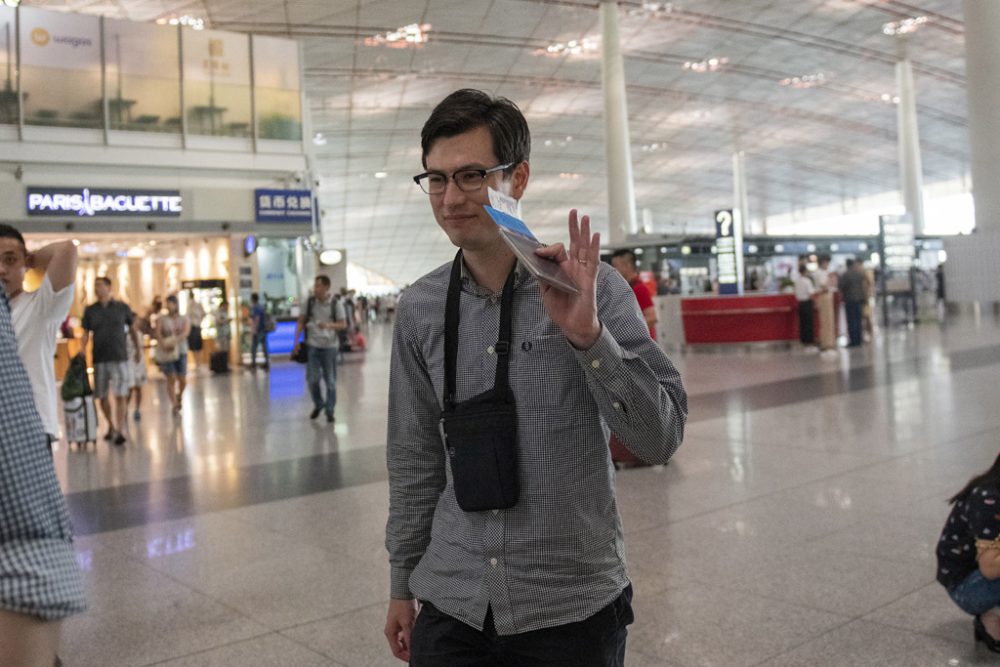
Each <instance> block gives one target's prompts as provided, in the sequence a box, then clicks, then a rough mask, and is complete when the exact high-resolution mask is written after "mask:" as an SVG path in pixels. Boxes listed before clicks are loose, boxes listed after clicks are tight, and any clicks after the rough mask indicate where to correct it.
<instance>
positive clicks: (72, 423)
mask: <svg viewBox="0 0 1000 667" xmlns="http://www.w3.org/2000/svg"><path fill="white" fill-rule="evenodd" d="M63 416H64V417H65V423H66V442H68V443H69V444H74V443H75V444H77V445H87V444H89V443H91V442H92V443H94V444H95V445H96V444H97V410H95V409H94V397H93V396H77V397H75V398H70V399H66V400H65V401H63Z"/></svg>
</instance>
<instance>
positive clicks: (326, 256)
mask: <svg viewBox="0 0 1000 667" xmlns="http://www.w3.org/2000/svg"><path fill="white" fill-rule="evenodd" d="M343 259H344V253H342V252H340V251H339V250H336V249H334V248H330V249H329V250H324V251H323V252H321V253H320V254H319V263H320V264H322V265H323V266H333V265H334V264H340V262H341V261H342V260H343Z"/></svg>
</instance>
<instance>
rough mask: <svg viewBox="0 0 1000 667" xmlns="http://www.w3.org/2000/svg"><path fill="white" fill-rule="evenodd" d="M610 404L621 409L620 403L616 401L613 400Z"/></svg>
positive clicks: (616, 408)
mask: <svg viewBox="0 0 1000 667" xmlns="http://www.w3.org/2000/svg"><path fill="white" fill-rule="evenodd" d="M611 405H612V407H614V409H615V410H621V409H622V404H621V403H619V402H618V401H615V402H614V403H612V404H611Z"/></svg>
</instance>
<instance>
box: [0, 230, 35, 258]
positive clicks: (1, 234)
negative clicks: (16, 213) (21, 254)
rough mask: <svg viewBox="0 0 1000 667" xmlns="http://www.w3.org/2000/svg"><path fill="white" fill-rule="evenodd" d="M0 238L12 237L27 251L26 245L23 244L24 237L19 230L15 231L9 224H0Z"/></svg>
mask: <svg viewBox="0 0 1000 667" xmlns="http://www.w3.org/2000/svg"><path fill="white" fill-rule="evenodd" d="M0 239H14V240H15V241H17V242H18V243H20V244H21V248H22V249H23V250H24V251H25V252H27V251H28V249H27V246H26V245H25V244H24V237H23V236H21V232H19V231H17V230H16V229H14V228H13V227H11V226H10V225H4V224H0Z"/></svg>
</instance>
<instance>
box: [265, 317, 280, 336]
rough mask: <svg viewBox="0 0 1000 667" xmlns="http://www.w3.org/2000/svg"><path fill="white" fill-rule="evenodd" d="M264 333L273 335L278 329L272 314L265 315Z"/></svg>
mask: <svg viewBox="0 0 1000 667" xmlns="http://www.w3.org/2000/svg"><path fill="white" fill-rule="evenodd" d="M263 324H264V333H273V332H274V330H275V329H277V328H278V325H277V323H276V322H275V321H274V316H273V315H271V313H264V320H263Z"/></svg>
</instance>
